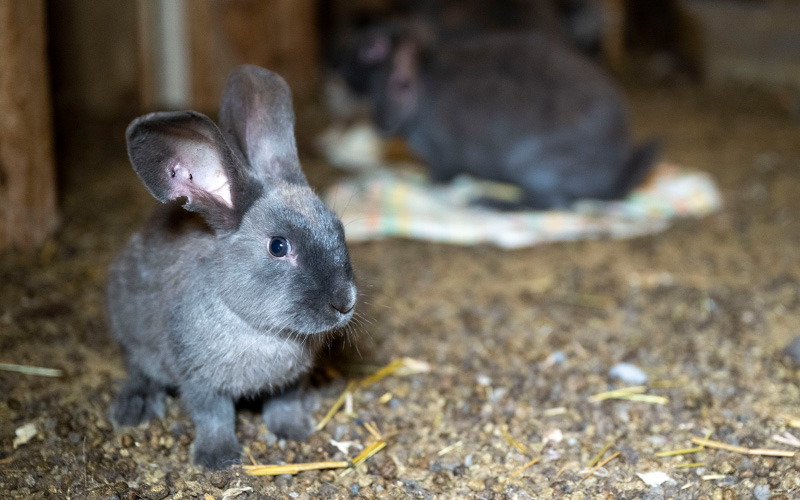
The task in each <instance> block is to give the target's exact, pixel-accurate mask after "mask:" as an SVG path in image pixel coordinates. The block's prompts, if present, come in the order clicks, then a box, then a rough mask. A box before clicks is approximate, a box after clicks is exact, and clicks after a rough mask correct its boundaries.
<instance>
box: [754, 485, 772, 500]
mask: <svg viewBox="0 0 800 500" xmlns="http://www.w3.org/2000/svg"><path fill="white" fill-rule="evenodd" d="M753 495H754V496H755V497H756V500H769V497H771V496H772V494H771V493H770V492H769V486H766V485H763V484H759V485H758V486H756V487H755V488H753Z"/></svg>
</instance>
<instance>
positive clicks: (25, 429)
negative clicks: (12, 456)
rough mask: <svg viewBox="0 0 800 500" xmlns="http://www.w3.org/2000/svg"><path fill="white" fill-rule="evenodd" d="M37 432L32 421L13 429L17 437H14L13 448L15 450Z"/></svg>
mask: <svg viewBox="0 0 800 500" xmlns="http://www.w3.org/2000/svg"><path fill="white" fill-rule="evenodd" d="M37 432H38V431H37V430H36V425H35V424H32V423H27V424H25V425H23V426H22V427H19V428H18V429H17V430H16V431H14V434H16V435H17V437H15V438H14V443H13V445H14V449H15V450H16V449H17V447H18V446H21V445H23V444H25V443H27V442H28V441H30V440H31V439H33V438H34V437H35V436H36V434H37Z"/></svg>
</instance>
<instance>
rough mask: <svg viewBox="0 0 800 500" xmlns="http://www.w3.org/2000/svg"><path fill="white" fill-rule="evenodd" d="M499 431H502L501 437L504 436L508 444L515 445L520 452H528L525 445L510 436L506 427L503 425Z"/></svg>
mask: <svg viewBox="0 0 800 500" xmlns="http://www.w3.org/2000/svg"><path fill="white" fill-rule="evenodd" d="M500 431H501V432H502V433H503V437H504V438H506V441H508V444H510V445H511V446H515V447H516V448H517V449H519V451H521V452H522V453H528V450H526V449H525V446H523V445H522V443H520V442H519V441H517V440H516V439H514V438H513V437H511V434H509V433H508V428H507V427H506V426H505V425H504V426H503V427H502V428H501V429H500Z"/></svg>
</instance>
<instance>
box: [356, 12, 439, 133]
mask: <svg viewBox="0 0 800 500" xmlns="http://www.w3.org/2000/svg"><path fill="white" fill-rule="evenodd" d="M354 38H355V40H354V43H353V45H354V46H353V47H351V49H350V53H349V54H348V55H347V57H346V58H345V60H346V64H343V65H342V68H341V70H340V71H341V73H342V74H343V76H344V78H345V81H346V82H347V83H348V85H350V88H351V89H353V90H354V91H355V92H356V93H361V94H364V93H366V94H368V95H369V97H370V99H371V100H372V106H373V119H374V121H375V123H376V125H377V126H378V127H379V128H380V129H381V130H382V131H384V132H386V133H387V134H394V133H398V132H399V131H400V130H401V129H403V128H404V127H405V126H406V125H407V124H408V123H409V122H411V121H412V120H413V119H414V117H415V116H416V113H417V110H418V109H419V104H420V100H421V97H422V79H421V78H420V77H421V69H422V66H423V64H424V62H425V60H426V59H427V57H426V54H427V53H428V48H429V46H430V45H433V43H434V42H433V36H432V35H431V34H430V33H428V31H426V30H425V27H424V26H423V25H421V24H413V23H412V24H401V25H396V24H387V25H380V26H375V27H371V28H369V29H365V30H364V31H363V32H361V33H359V34H358V35H357V36H356V37H354Z"/></svg>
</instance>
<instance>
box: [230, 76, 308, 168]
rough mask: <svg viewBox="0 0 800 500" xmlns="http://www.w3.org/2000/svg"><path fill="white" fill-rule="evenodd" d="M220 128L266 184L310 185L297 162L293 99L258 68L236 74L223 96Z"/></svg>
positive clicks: (282, 84)
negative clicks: (280, 181) (272, 182)
mask: <svg viewBox="0 0 800 500" xmlns="http://www.w3.org/2000/svg"><path fill="white" fill-rule="evenodd" d="M220 126H221V128H222V131H223V133H224V134H225V136H226V137H227V139H228V141H229V143H230V144H231V146H232V147H233V148H234V150H235V151H236V152H237V153H238V154H239V156H240V158H241V159H242V160H243V161H244V162H246V164H247V165H249V166H250V168H251V169H252V171H253V173H254V174H255V175H256V176H257V177H258V178H260V179H261V180H263V181H264V182H265V183H267V184H269V183H270V181H272V180H275V179H282V180H285V181H288V182H291V183H295V184H306V178H305V175H303V172H302V171H301V170H300V162H299V160H298V158H297V145H296V143H295V138H294V110H293V109H292V93H291V90H289V86H288V85H287V84H286V82H285V81H284V80H283V78H281V77H280V76H279V75H277V74H275V73H273V72H272V71H269V70H267V69H264V68H260V67H258V66H251V65H242V66H239V67H237V68H235V69H234V70H233V71H232V72H231V74H230V76H229V77H228V83H227V84H226V85H225V90H224V91H223V93H222V105H221V108H220Z"/></svg>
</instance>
